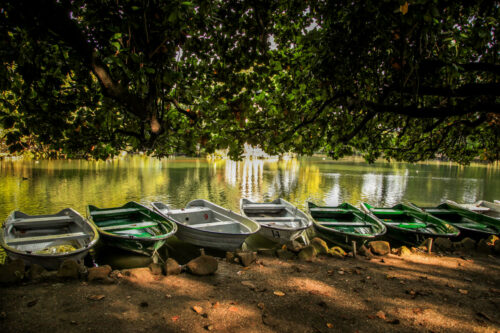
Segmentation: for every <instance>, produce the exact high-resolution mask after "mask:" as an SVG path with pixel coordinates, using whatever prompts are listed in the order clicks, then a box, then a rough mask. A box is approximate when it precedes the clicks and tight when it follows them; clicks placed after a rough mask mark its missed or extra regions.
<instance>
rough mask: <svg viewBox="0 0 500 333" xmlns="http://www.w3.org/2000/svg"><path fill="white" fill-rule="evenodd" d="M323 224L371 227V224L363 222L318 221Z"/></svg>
mask: <svg viewBox="0 0 500 333" xmlns="http://www.w3.org/2000/svg"><path fill="white" fill-rule="evenodd" d="M318 223H319V224H321V225H324V226H334V227H371V226H372V225H371V224H368V223H364V222H318Z"/></svg>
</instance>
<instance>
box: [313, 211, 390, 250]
mask: <svg viewBox="0 0 500 333" xmlns="http://www.w3.org/2000/svg"><path fill="white" fill-rule="evenodd" d="M308 208H309V214H310V215H311V216H312V218H313V222H314V229H315V230H316V232H317V233H318V235H319V236H320V237H322V238H325V239H327V240H329V241H330V242H332V243H335V244H338V245H340V246H342V247H345V248H348V249H350V248H351V247H352V242H353V241H355V242H356V245H357V246H361V245H362V244H363V243H365V242H366V241H369V240H373V239H375V238H377V237H380V236H382V235H384V234H385V232H386V228H385V226H384V225H383V224H382V223H380V222H379V221H377V220H376V219H374V218H373V217H372V216H370V215H368V214H366V213H364V212H362V211H361V210H359V209H358V208H356V207H354V206H352V205H350V204H348V203H343V204H342V205H340V206H317V205H315V204H313V203H311V202H308Z"/></svg>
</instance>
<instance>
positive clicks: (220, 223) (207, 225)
mask: <svg viewBox="0 0 500 333" xmlns="http://www.w3.org/2000/svg"><path fill="white" fill-rule="evenodd" d="M228 224H239V222H236V221H217V222H208V223H197V224H190V225H189V226H190V227H193V228H205V227H215V226H219V225H228Z"/></svg>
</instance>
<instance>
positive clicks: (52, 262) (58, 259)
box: [5, 249, 90, 270]
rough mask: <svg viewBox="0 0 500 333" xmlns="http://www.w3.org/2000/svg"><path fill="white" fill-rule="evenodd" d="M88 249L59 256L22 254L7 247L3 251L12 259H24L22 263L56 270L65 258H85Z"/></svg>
mask: <svg viewBox="0 0 500 333" xmlns="http://www.w3.org/2000/svg"><path fill="white" fill-rule="evenodd" d="M89 250H90V249H89ZM89 250H86V251H82V252H79V253H76V254H71V255H60V256H56V255H52V256H44V257H42V256H37V255H28V254H26V255H24V254H20V253H16V252H11V251H9V250H7V249H6V250H5V252H7V254H8V256H9V258H10V259H12V260H16V259H21V260H22V261H24V263H25V264H26V265H27V266H30V265H32V264H37V265H40V266H43V267H45V268H46V269H53V270H56V269H59V266H61V264H62V263H63V262H64V261H65V260H68V259H71V260H75V261H80V260H83V258H85V256H86V255H87V253H88V252H89Z"/></svg>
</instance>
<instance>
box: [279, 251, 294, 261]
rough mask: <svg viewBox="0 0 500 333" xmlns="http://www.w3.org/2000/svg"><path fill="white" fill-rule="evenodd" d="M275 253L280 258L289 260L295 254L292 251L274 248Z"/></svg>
mask: <svg viewBox="0 0 500 333" xmlns="http://www.w3.org/2000/svg"><path fill="white" fill-rule="evenodd" d="M276 255H277V256H278V258H280V259H282V260H291V259H293V258H295V254H293V252H290V251H288V250H284V249H279V250H276Z"/></svg>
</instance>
